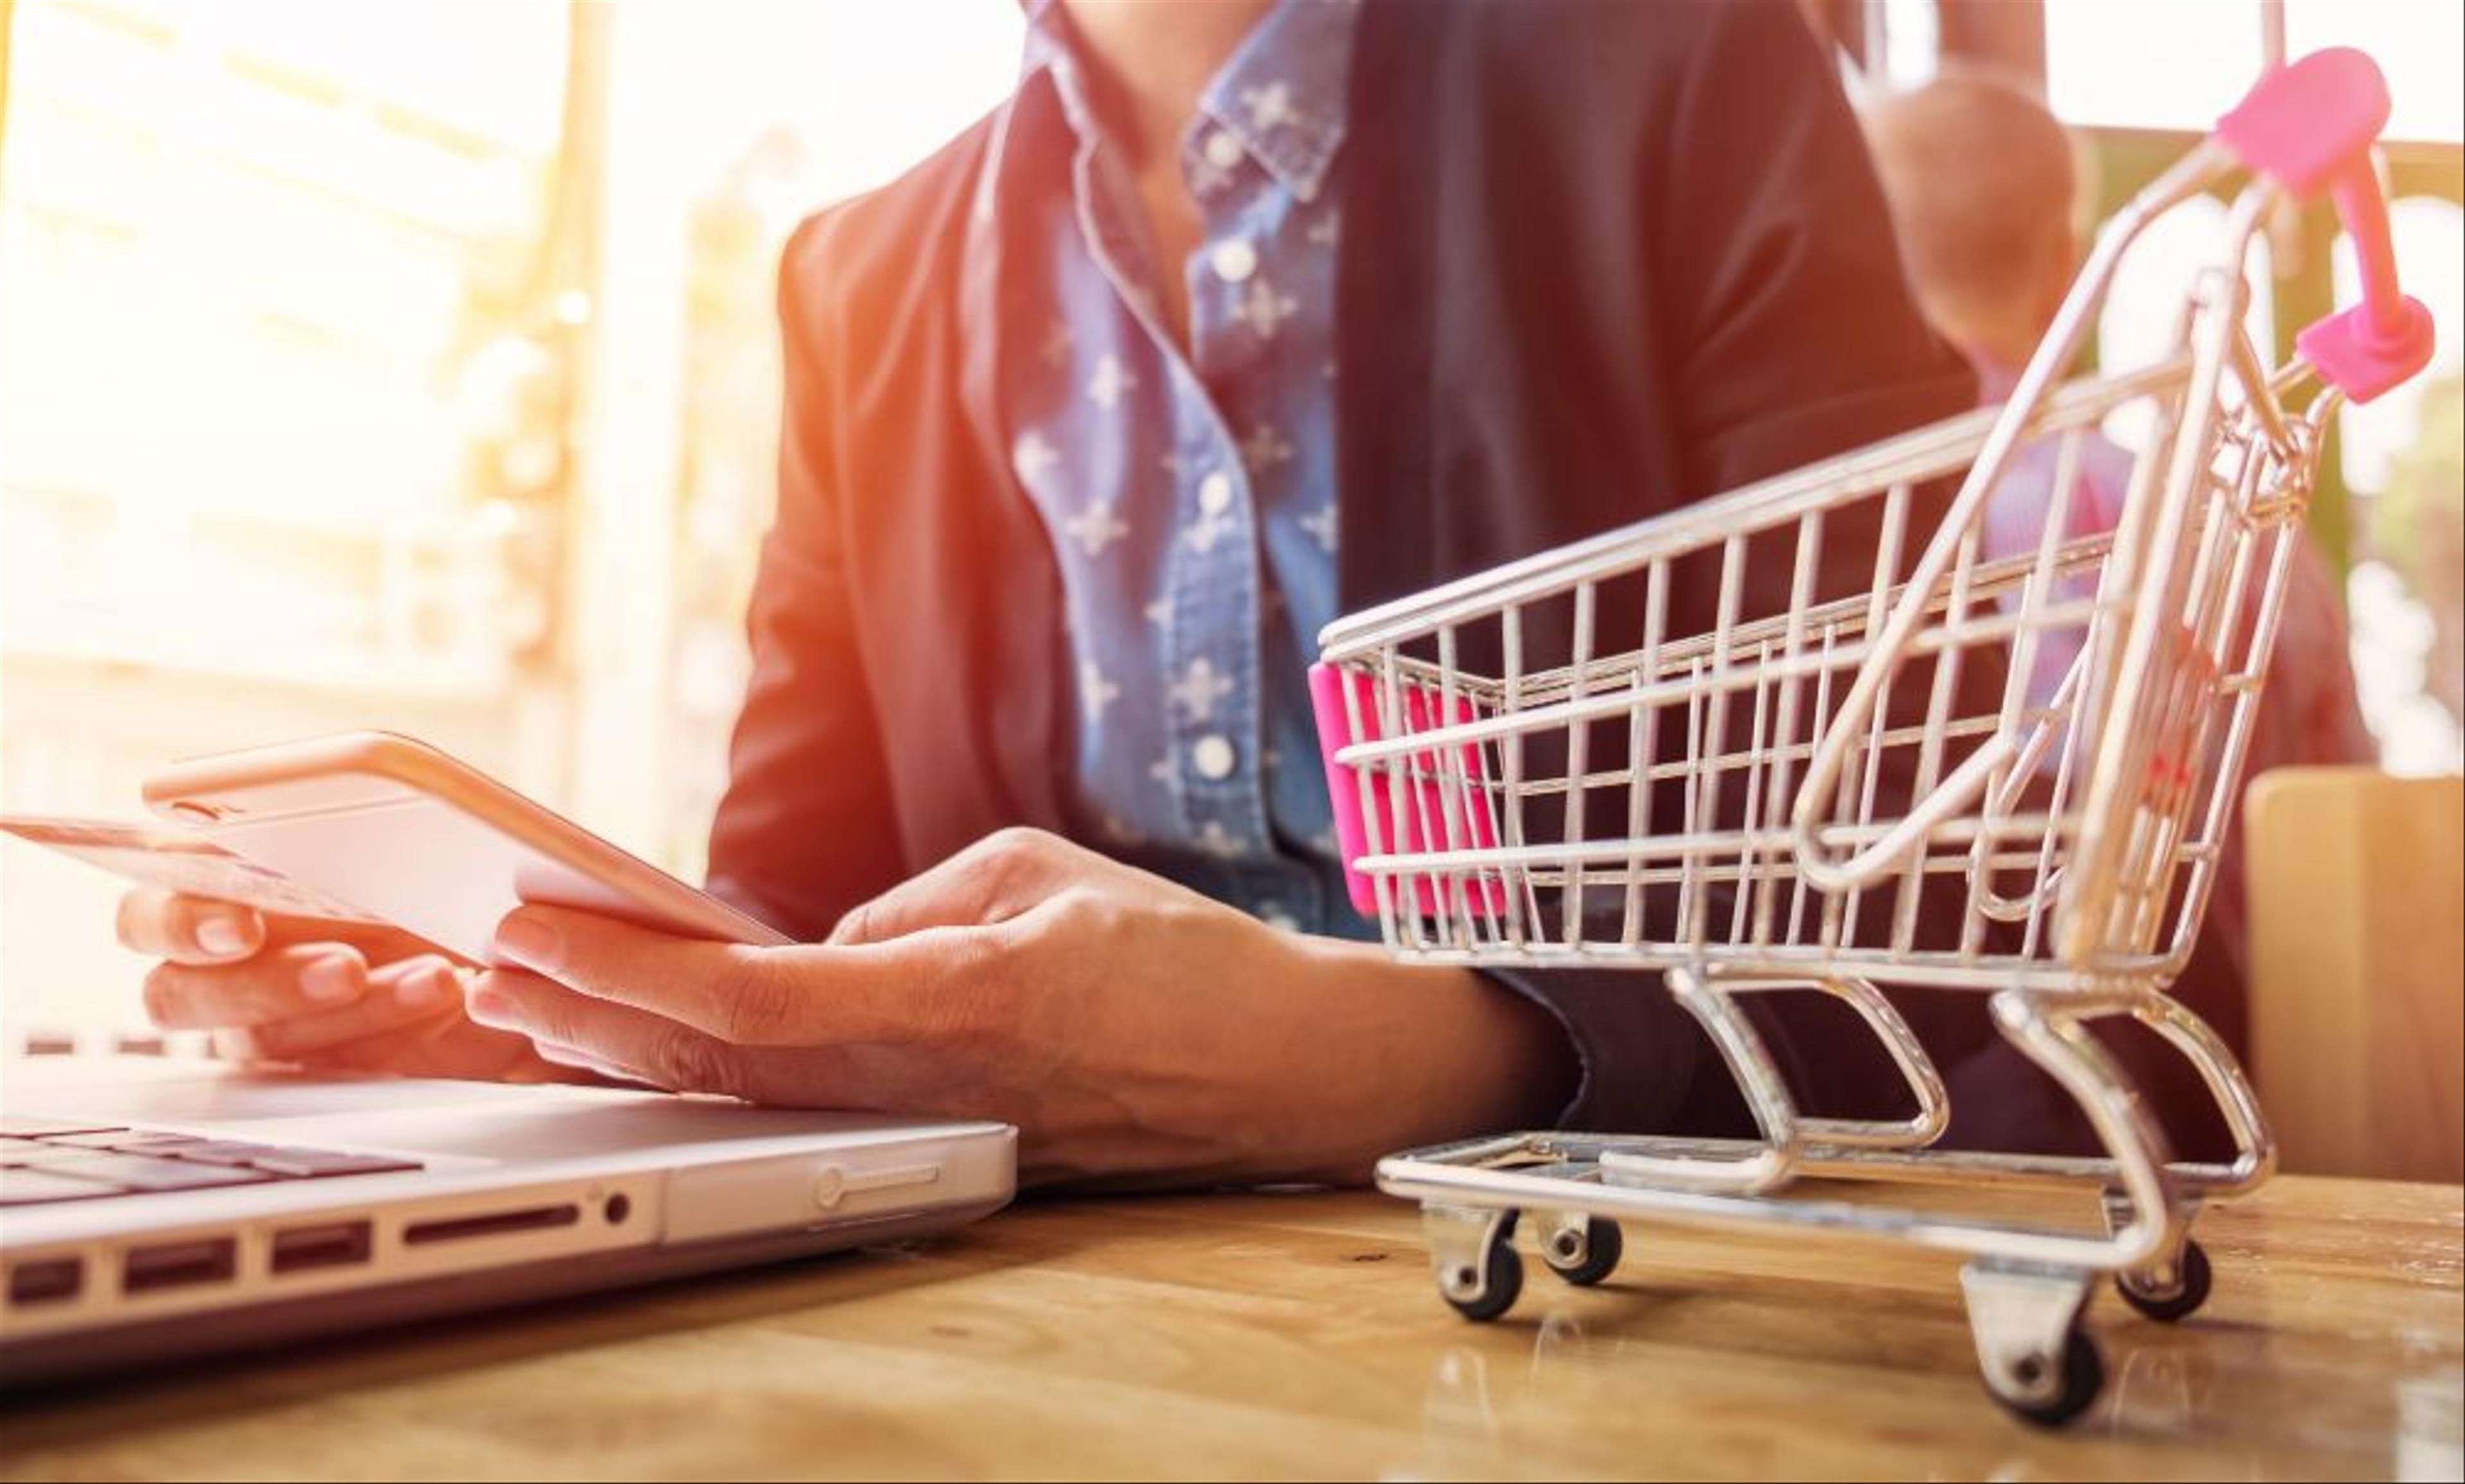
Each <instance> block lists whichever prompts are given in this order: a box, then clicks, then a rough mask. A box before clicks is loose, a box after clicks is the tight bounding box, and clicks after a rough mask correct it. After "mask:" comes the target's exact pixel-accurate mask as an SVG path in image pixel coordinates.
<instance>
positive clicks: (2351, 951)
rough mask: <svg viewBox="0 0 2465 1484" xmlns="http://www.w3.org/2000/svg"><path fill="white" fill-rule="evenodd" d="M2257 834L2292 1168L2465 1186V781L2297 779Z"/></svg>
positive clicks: (2273, 1087) (2256, 1021) (2257, 786)
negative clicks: (2463, 1183) (2461, 1183)
mask: <svg viewBox="0 0 2465 1484" xmlns="http://www.w3.org/2000/svg"><path fill="white" fill-rule="evenodd" d="M2244 822H2245V829H2246V831H2247V833H2246V835H2245V840H2246V853H2245V859H2246V861H2247V862H2248V867H2247V871H2248V883H2249V892H2250V902H2251V914H2250V916H2251V950H2252V951H2251V963H2252V986H2251V989H2252V1004H2251V1036H2252V1063H2253V1066H2252V1075H2253V1077H2254V1080H2255V1081H2256V1082H2257V1083H2258V1086H2259V1096H2260V1101H2261V1104H2262V1106H2264V1107H2265V1108H2266V1109H2267V1110H2268V1115H2269V1119H2270V1121H2271V1122H2273V1123H2274V1124H2275V1125H2276V1132H2277V1137H2278V1139H2279V1141H2280V1143H2281V1145H2282V1151H2283V1165H2282V1167H2283V1168H2284V1169H2286V1170H2288V1171H2292V1172H2296V1173H2300V1174H2306V1175H2364V1176H2375V1177H2381V1178H2387V1179H2399V1180H2435V1181H2445V1182H2451V1183H2454V1182H2459V1181H2465V779H2459V778H2455V777H2446V778H2394V777H2390V776H2389V775H2387V774H2385V773H2382V772H2379V771H2377V770H2376V769H2372V768H2349V767H2320V768H2308V767H2306V768H2281V769H2277V770H2275V771H2272V772H2269V773H2265V774H2263V775H2261V776H2260V777H2259V778H2257V779H2255V780H2254V782H2253V784H2252V786H2251V789H2250V791H2249V793H2248V794H2247V795H2246V797H2245V800H2244Z"/></svg>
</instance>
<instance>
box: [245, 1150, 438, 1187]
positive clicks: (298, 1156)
mask: <svg viewBox="0 0 2465 1484" xmlns="http://www.w3.org/2000/svg"><path fill="white" fill-rule="evenodd" d="M249 1163H251V1164H253V1165H255V1167H256V1168H258V1169H261V1170H263V1171H265V1172H266V1173H267V1174H270V1175H281V1176H285V1177H287V1178H289V1179H293V1180H322V1179H324V1178H325V1177H327V1176H329V1175H382V1174H385V1173H387V1172H388V1171H391V1170H406V1169H417V1168H419V1167H420V1166H419V1163H418V1162H417V1161H415V1160H397V1159H393V1158H391V1157H389V1156H387V1155H382V1154H337V1153H335V1152H333V1151H332V1150H330V1149H276V1150H274V1151H272V1152H270V1153H268V1154H265V1155H262V1156H259V1157H258V1158H256V1159H254V1160H251V1161H250V1162H249Z"/></svg>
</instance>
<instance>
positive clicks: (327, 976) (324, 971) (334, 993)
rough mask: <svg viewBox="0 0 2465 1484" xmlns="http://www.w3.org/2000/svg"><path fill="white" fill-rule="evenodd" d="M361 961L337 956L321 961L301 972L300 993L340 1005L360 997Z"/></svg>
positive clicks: (313, 998)
mask: <svg viewBox="0 0 2465 1484" xmlns="http://www.w3.org/2000/svg"><path fill="white" fill-rule="evenodd" d="M360 975H361V969H360V964H359V961H358V960H356V959H351V958H346V957H344V956H343V955H341V954H336V955H335V956H333V957H332V958H325V959H319V960H318V961H317V962H316V963H311V964H309V965H308V966H307V967H306V968H304V969H301V970H300V993H302V994H305V995H306V996H308V998H310V999H312V1000H322V1001H324V1002H326V1003H327V1004H329V1005H331V1004H339V1003H340V1002H342V1001H344V1000H356V999H358V998H359V997H360V988H361V982H360Z"/></svg>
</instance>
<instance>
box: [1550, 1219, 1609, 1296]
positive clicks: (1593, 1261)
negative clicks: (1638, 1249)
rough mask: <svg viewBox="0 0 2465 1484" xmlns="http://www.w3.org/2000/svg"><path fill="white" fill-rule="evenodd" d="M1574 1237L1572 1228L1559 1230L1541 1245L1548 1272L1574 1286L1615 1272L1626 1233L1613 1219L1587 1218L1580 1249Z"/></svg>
mask: <svg viewBox="0 0 2465 1484" xmlns="http://www.w3.org/2000/svg"><path fill="white" fill-rule="evenodd" d="M1574 1237H1575V1233H1574V1232H1573V1231H1572V1230H1570V1229H1559V1230H1556V1231H1552V1232H1550V1233H1549V1238H1548V1240H1547V1241H1545V1242H1543V1243H1542V1244H1541V1260H1542V1261H1543V1262H1545V1263H1547V1264H1548V1265H1549V1271H1550V1272H1552V1273H1554V1274H1558V1276H1560V1277H1561V1278H1564V1279H1566V1281H1567V1282H1569V1283H1572V1284H1574V1285H1575V1286H1576V1287H1577V1288H1589V1287H1591V1286H1592V1285H1593V1284H1595V1283H1597V1282H1599V1281H1600V1280H1601V1279H1603V1278H1605V1277H1608V1276H1609V1275H1610V1274H1612V1273H1615V1272H1616V1271H1617V1265H1618V1259H1619V1258H1620V1257H1622V1256H1624V1255H1625V1254H1626V1236H1625V1234H1624V1233H1623V1232H1622V1231H1620V1230H1619V1229H1618V1224H1617V1223H1616V1222H1614V1221H1611V1220H1610V1219H1609V1218H1608V1217H1606V1216H1593V1217H1590V1218H1588V1219H1587V1220H1586V1221H1585V1222H1584V1228H1583V1241H1582V1243H1581V1245H1580V1249H1578V1244H1577V1243H1576V1242H1575V1240H1574Z"/></svg>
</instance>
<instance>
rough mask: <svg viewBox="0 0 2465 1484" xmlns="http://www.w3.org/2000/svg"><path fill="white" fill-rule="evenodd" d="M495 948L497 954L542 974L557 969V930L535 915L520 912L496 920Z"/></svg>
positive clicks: (561, 951)
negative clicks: (534, 916) (528, 915)
mask: <svg viewBox="0 0 2465 1484" xmlns="http://www.w3.org/2000/svg"><path fill="white" fill-rule="evenodd" d="M496 950H497V956H498V957H499V958H500V959H506V960H509V961H511V962H513V963H519V964H521V965H522V967H524V968H529V969H537V970H538V971H539V972H541V973H543V974H552V973H554V972H556V970H557V967H558V961H559V959H560V958H561V957H562V955H563V945H562V944H561V943H559V942H558V941H557V937H556V930H555V929H554V928H552V927H549V926H548V925H547V924H546V923H544V922H543V921H541V920H539V919H537V918H526V917H523V916H522V914H521V913H516V914H514V915H513V916H512V917H509V918H507V919H505V920H503V921H502V922H500V923H498V924H497V941H496Z"/></svg>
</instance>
